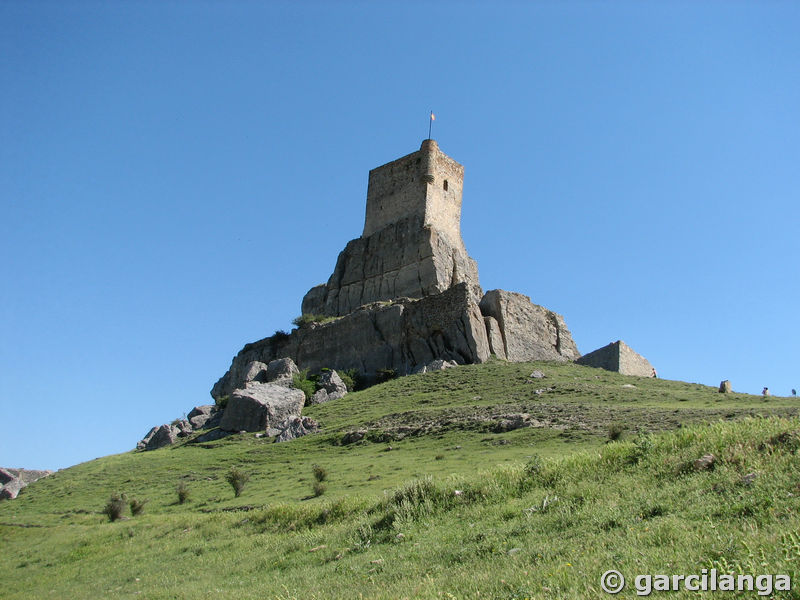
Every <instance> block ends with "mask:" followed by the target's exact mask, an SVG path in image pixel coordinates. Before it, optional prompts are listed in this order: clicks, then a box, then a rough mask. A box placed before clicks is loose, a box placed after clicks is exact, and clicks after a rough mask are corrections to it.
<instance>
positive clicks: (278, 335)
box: [269, 329, 289, 343]
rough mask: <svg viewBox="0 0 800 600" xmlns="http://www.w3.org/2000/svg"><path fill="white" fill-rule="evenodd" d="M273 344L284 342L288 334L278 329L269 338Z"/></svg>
mask: <svg viewBox="0 0 800 600" xmlns="http://www.w3.org/2000/svg"><path fill="white" fill-rule="evenodd" d="M269 339H270V340H271V341H272V342H273V343H275V342H285V341H286V340H288V339H289V334H288V333H286V332H285V331H284V330H283V329H278V330H276V331H275V333H273V334H272V335H271V336H270V338H269Z"/></svg>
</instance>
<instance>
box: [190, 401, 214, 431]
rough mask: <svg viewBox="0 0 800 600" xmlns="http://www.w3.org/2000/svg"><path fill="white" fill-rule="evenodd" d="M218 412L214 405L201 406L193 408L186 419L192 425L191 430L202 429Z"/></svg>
mask: <svg viewBox="0 0 800 600" xmlns="http://www.w3.org/2000/svg"><path fill="white" fill-rule="evenodd" d="M217 412H218V410H217V406H216V405H215V404H204V405H202V406H195V407H194V408H193V409H192V410H191V412H189V414H188V415H186V418H187V419H188V421H189V423H190V424H191V425H192V429H194V430H197V429H202V428H203V427H205V426H206V424H207V423H208V422H209V421H210V420H211V418H212V417H213V416H214V415H215V414H216V413H217Z"/></svg>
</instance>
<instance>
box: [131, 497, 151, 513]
mask: <svg viewBox="0 0 800 600" xmlns="http://www.w3.org/2000/svg"><path fill="white" fill-rule="evenodd" d="M147 502H148V501H147V500H137V499H136V498H131V501H130V502H128V506H129V507H130V509H131V516H134V517H137V516H139V515H140V514H142V511H143V510H144V505H145V504H147Z"/></svg>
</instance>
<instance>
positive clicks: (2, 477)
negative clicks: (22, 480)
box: [0, 469, 17, 485]
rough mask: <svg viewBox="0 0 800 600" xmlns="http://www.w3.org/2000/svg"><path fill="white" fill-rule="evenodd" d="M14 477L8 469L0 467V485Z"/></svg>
mask: <svg viewBox="0 0 800 600" xmlns="http://www.w3.org/2000/svg"><path fill="white" fill-rule="evenodd" d="M16 478H17V477H16V475H14V474H13V473H11V472H10V471H9V470H8V469H0V485H5V484H7V483H9V482H10V481H13V480H14V479H16Z"/></svg>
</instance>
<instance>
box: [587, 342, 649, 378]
mask: <svg viewBox="0 0 800 600" xmlns="http://www.w3.org/2000/svg"><path fill="white" fill-rule="evenodd" d="M575 362H576V363H578V364H579V365H586V366H587V367H597V368H600V369H605V370H606V371H616V372H618V373H622V374H623V375H637V376H639V377H654V376H655V375H654V374H655V369H654V368H653V365H651V364H650V363H649V362H648V360H647V359H646V358H645V357H644V356H641V355H640V354H637V353H636V352H634V351H633V349H631V347H630V346H628V345H627V344H626V343H625V342H623V341H622V340H618V341H616V342H612V343H611V344H609V345H608V346H603V347H602V348H599V349H597V350H595V351H594V352H590V353H589V354H584V355H583V356H581V357H580V358H579V359H578V360H576V361H575Z"/></svg>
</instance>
